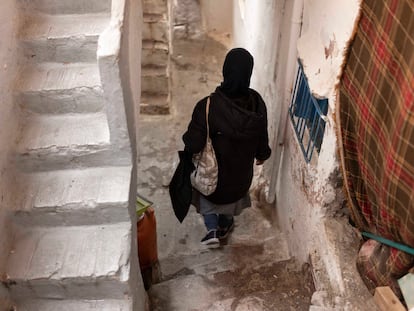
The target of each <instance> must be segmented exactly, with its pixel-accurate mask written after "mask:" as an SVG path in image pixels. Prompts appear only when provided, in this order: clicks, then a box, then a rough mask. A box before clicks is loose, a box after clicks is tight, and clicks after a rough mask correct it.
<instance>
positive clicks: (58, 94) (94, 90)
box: [18, 63, 104, 113]
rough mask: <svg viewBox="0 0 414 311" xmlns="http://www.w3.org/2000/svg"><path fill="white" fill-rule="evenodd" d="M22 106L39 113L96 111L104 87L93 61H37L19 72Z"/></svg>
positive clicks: (100, 104) (19, 92)
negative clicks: (67, 62) (65, 62)
mask: <svg viewBox="0 0 414 311" xmlns="http://www.w3.org/2000/svg"><path fill="white" fill-rule="evenodd" d="M20 77H21V80H20V81H19V86H18V89H19V91H18V94H19V102H20V104H21V106H22V107H23V108H25V109H28V110H30V111H34V112H38V113H68V112H96V111H99V110H102V109H103V106H104V99H103V90H102V85H101V80H100V75H99V68H98V66H97V64H96V63H72V64H64V63H40V64H35V65H33V66H27V67H26V68H25V70H24V71H23V72H22V73H21V75H20Z"/></svg>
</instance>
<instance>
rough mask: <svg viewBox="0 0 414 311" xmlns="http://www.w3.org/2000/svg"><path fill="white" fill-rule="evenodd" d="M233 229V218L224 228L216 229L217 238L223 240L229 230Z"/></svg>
mask: <svg viewBox="0 0 414 311" xmlns="http://www.w3.org/2000/svg"><path fill="white" fill-rule="evenodd" d="M233 229H234V220H233V219H232V220H231V224H230V225H228V226H227V227H225V228H219V230H218V238H219V240H224V239H227V237H228V236H229V234H230V232H232V231H233Z"/></svg>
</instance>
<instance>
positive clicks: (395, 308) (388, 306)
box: [374, 286, 407, 311]
mask: <svg viewBox="0 0 414 311" xmlns="http://www.w3.org/2000/svg"><path fill="white" fill-rule="evenodd" d="M374 301H375V303H376V304H377V306H378V308H379V309H380V310H381V311H406V310H407V309H406V308H405V307H404V306H403V305H402V303H401V302H400V300H399V299H398V298H397V296H395V294H394V292H393V291H392V290H391V288H390V287H389V286H382V287H377V288H376V289H375V294H374Z"/></svg>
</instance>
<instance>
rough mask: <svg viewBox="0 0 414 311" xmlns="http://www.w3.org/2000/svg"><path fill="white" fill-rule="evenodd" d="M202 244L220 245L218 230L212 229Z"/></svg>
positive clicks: (209, 245)
mask: <svg viewBox="0 0 414 311" xmlns="http://www.w3.org/2000/svg"><path fill="white" fill-rule="evenodd" d="M201 244H203V245H207V246H208V247H218V246H220V241H219V239H218V237H217V230H210V231H209V232H207V234H206V236H205V237H204V238H203V239H202V240H201Z"/></svg>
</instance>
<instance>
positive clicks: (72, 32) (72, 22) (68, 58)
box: [20, 13, 110, 63]
mask: <svg viewBox="0 0 414 311" xmlns="http://www.w3.org/2000/svg"><path fill="white" fill-rule="evenodd" d="M24 20H25V23H24V25H23V29H22V32H21V34H20V37H21V40H22V43H23V47H24V49H23V50H24V53H25V55H26V56H28V57H29V58H30V59H33V60H36V61H38V62H42V61H49V62H50V61H55V62H62V63H63V62H80V61H85V62H94V61H96V52H97V46H98V39H99V35H100V34H101V33H102V32H103V30H104V29H105V27H106V26H107V25H108V24H109V20H110V16H109V15H108V14H105V13H101V14H82V15H47V14H37V15H30V16H26V18H24Z"/></svg>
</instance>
